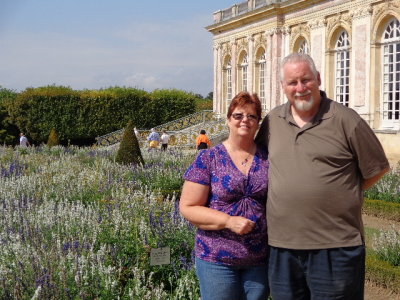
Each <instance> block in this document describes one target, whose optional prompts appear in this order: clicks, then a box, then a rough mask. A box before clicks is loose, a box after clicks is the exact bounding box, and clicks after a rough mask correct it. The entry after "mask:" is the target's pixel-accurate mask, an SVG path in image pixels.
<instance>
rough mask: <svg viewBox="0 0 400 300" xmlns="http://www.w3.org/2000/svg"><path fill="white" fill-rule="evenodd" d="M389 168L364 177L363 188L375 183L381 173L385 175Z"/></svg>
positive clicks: (380, 176) (366, 188)
mask: <svg viewBox="0 0 400 300" xmlns="http://www.w3.org/2000/svg"><path fill="white" fill-rule="evenodd" d="M389 170H390V168H385V169H383V170H382V171H381V172H379V173H378V174H376V175H375V176H374V177H371V178H368V179H364V181H363V183H362V185H363V190H364V191H365V190H368V189H369V188H370V187H371V186H373V185H374V184H375V183H377V182H378V180H379V179H381V178H382V176H383V175H385V173H386V172H388V171H389Z"/></svg>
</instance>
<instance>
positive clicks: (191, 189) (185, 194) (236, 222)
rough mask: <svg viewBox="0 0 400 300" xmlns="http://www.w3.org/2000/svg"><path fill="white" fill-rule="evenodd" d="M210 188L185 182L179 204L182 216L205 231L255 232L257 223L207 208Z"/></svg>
mask: <svg viewBox="0 0 400 300" xmlns="http://www.w3.org/2000/svg"><path fill="white" fill-rule="evenodd" d="M209 192H210V187H209V186H207V185H202V184H199V183H195V182H191V181H185V183H184V185H183V189H182V195H181V199H180V203H179V209H180V211H181V213H182V215H183V216H184V217H185V218H186V219H187V220H188V221H189V222H191V223H192V224H193V225H195V226H196V227H198V228H200V229H203V230H221V229H225V228H227V229H230V230H231V231H233V232H235V233H237V234H246V233H249V232H250V231H252V230H253V228H254V225H255V223H254V222H253V221H251V220H249V219H247V218H243V217H239V216H230V215H228V214H226V213H224V212H221V211H218V210H215V209H212V208H209V207H206V206H205V205H206V203H207V199H208V194H209Z"/></svg>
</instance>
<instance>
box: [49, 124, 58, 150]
mask: <svg viewBox="0 0 400 300" xmlns="http://www.w3.org/2000/svg"><path fill="white" fill-rule="evenodd" d="M59 144H60V141H59V139H58V133H57V131H56V129H55V128H52V129H51V131H50V134H49V138H48V140H47V146H49V147H53V146H57V145H59Z"/></svg>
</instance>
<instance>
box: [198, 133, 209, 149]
mask: <svg viewBox="0 0 400 300" xmlns="http://www.w3.org/2000/svg"><path fill="white" fill-rule="evenodd" d="M196 146H197V150H202V149H207V148H210V147H211V141H210V139H209V138H208V136H207V135H206V131H205V130H204V129H202V130H200V135H199V136H198V137H197V138H196Z"/></svg>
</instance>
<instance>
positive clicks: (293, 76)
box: [282, 62, 321, 113]
mask: <svg viewBox="0 0 400 300" xmlns="http://www.w3.org/2000/svg"><path fill="white" fill-rule="evenodd" d="M320 84H321V79H320V76H319V73H318V74H317V75H315V74H314V73H313V72H312V70H311V68H310V66H309V65H308V63H306V62H295V63H287V64H286V65H285V66H284V68H283V79H282V88H283V91H284V93H285V94H286V97H287V98H288V100H289V102H290V103H291V104H292V106H293V108H294V109H295V110H296V111H298V112H299V113H301V112H308V111H312V110H317V109H318V107H319V104H320V101H321V96H320V93H319V86H320Z"/></svg>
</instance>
